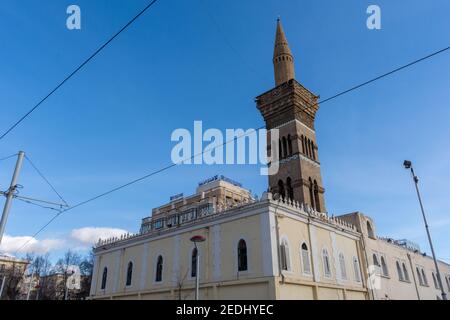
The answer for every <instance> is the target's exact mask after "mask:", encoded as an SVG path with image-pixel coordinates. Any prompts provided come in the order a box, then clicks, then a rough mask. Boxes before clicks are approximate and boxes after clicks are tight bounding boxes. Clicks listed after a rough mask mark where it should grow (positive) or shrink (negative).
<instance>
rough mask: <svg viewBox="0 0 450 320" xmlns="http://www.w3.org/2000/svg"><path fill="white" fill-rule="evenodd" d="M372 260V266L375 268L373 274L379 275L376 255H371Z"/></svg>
mask: <svg viewBox="0 0 450 320" xmlns="http://www.w3.org/2000/svg"><path fill="white" fill-rule="evenodd" d="M372 260H373V265H374V267H375V272H376V274H380V267H381V266H380V262H379V261H378V257H377V255H376V254H375V253H374V254H373V255H372Z"/></svg>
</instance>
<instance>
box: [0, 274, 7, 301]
mask: <svg viewBox="0 0 450 320" xmlns="http://www.w3.org/2000/svg"><path fill="white" fill-rule="evenodd" d="M5 282H6V276H3V280H2V286H1V288H0V300H1V299H2V296H3V289H4V288H5Z"/></svg>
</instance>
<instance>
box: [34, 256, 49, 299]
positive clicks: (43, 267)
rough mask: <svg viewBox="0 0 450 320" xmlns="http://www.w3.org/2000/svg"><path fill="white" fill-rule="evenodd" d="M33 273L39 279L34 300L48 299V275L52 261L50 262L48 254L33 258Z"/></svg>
mask: <svg viewBox="0 0 450 320" xmlns="http://www.w3.org/2000/svg"><path fill="white" fill-rule="evenodd" d="M33 267H34V273H35V275H36V276H37V277H38V279H39V287H38V289H37V292H36V297H35V299H36V300H40V299H46V300H47V299H49V297H50V288H49V287H48V276H49V275H50V272H51V270H52V263H51V262H50V255H49V254H48V253H47V254H45V255H40V256H37V257H36V258H35V259H34V260H33Z"/></svg>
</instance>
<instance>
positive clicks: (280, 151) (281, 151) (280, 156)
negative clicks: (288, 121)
mask: <svg viewBox="0 0 450 320" xmlns="http://www.w3.org/2000/svg"><path fill="white" fill-rule="evenodd" d="M282 156H283V149H282V147H281V139H278V159H281V158H282Z"/></svg>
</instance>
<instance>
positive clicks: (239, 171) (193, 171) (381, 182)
mask: <svg viewBox="0 0 450 320" xmlns="http://www.w3.org/2000/svg"><path fill="white" fill-rule="evenodd" d="M146 3H147V1H144V0H135V1H123V0H95V1H92V0H90V1H87V0H75V1H70V2H69V1H39V2H37V1H32V0H22V1H20V2H19V1H13V0H4V1H2V2H1V4H0V39H1V43H2V46H1V50H0V70H1V72H0V102H1V105H2V114H1V117H0V129H1V131H2V132H3V131H4V130H6V128H7V127H9V126H10V125H11V124H12V123H13V122H14V121H15V120H17V118H18V117H19V116H21V115H22V114H23V113H24V112H25V111H26V110H28V109H29V108H31V106H33V105H34V104H35V103H36V102H37V101H39V100H40V99H41V98H42V97H43V96H44V95H45V94H46V93H47V92H48V91H49V89H51V88H52V87H54V86H55V85H56V84H57V83H58V82H59V81H61V80H62V79H63V78H64V77H65V76H66V75H67V74H68V73H70V72H71V71H72V70H73V69H74V68H75V67H76V66H78V65H79V64H80V63H81V62H82V61H83V60H84V59H85V58H86V57H88V56H89V55H90V54H91V53H92V52H93V51H94V50H95V49H97V48H98V47H99V46H100V44H102V43H103V42H104V41H105V40H106V39H107V38H108V37H110V36H111V35H112V34H113V33H114V32H116V31H117V30H118V29H119V28H120V27H122V25H123V24H124V23H126V22H127V21H128V20H129V19H130V18H131V17H132V16H134V15H135V14H136V13H137V12H138V11H139V10H140V9H141V8H143V7H144V6H145V5H146ZM70 4H77V5H79V6H80V7H81V11H82V29H81V30H78V31H69V30H68V29H67V28H66V26H65V22H66V18H67V14H66V8H67V7H68V6H69V5H70ZM370 4H377V5H379V6H380V7H381V10H382V30H379V31H371V30H368V29H367V28H366V19H367V14H366V9H367V7H368V6H369V5H370ZM449 11H450V3H449V2H448V1H445V0H433V1H424V0H421V1H419V0H408V1H406V0H398V1H363V0H349V1H345V2H344V1H329V0H319V1H318V0H314V1H313V0H284V1H276V0H245V1H218V0H208V1H207V0H193V1H175V0H159V1H158V3H157V4H156V5H155V6H154V7H153V8H152V9H150V10H149V11H148V12H147V13H146V14H145V15H144V16H142V17H141V18H140V19H139V20H137V21H136V22H135V23H134V24H133V25H132V26H131V27H130V28H129V29H128V30H127V31H126V32H124V33H123V34H122V35H120V36H119V37H118V38H117V39H116V40H115V41H114V42H113V43H111V45H110V46H108V47H107V48H106V49H105V50H104V51H103V52H102V53H101V54H100V55H99V56H98V57H96V58H95V59H94V60H93V61H92V62H91V63H89V64H88V65H87V66H86V68H85V69H83V70H82V72H80V73H78V74H77V75H76V76H75V77H74V78H72V79H71V80H70V81H69V82H68V83H67V84H66V85H64V86H63V87H62V88H61V90H59V91H58V92H57V93H56V94H55V95H54V96H52V97H51V98H50V99H49V100H47V101H46V102H45V103H44V104H43V105H42V106H41V107H40V109H38V110H37V111H36V112H35V113H34V114H33V115H32V116H31V117H29V118H28V119H27V120H26V121H25V122H23V123H22V124H21V125H20V126H19V127H18V128H17V129H16V130H15V131H13V132H12V133H11V134H10V135H9V136H7V137H6V138H5V139H3V140H2V141H0V156H3V155H9V154H12V153H15V152H17V151H18V150H24V151H26V152H27V154H28V155H29V156H30V158H31V159H32V160H33V161H34V163H35V164H36V165H37V166H38V167H39V168H40V169H41V170H42V171H43V172H44V173H45V175H46V176H47V177H48V178H49V180H51V181H52V183H53V184H54V185H55V187H56V188H57V189H58V191H60V193H61V194H62V195H63V196H65V198H66V200H67V201H68V202H69V203H70V204H75V203H78V202H80V201H83V200H85V199H87V198H90V197H91V196H94V195H97V194H99V193H101V192H103V191H106V190H108V189H111V188H113V187H115V186H117V185H120V184H122V183H125V182H127V181H129V180H131V179H134V178H137V177H139V176H141V175H143V174H146V173H149V172H152V171H154V170H156V169H158V168H160V167H163V166H165V165H167V164H170V162H171V160H170V151H171V148H172V147H173V146H174V143H172V142H171V141H170V136H171V133H172V131H173V130H175V129H177V128H187V129H191V130H192V128H193V122H194V120H202V121H203V125H204V127H205V128H219V129H222V130H224V129H226V128H245V129H247V128H257V127H260V126H262V125H263V121H262V117H261V116H260V114H259V113H258V111H257V109H256V106H255V104H254V101H253V99H254V97H256V96H257V95H259V94H261V93H263V92H265V91H267V90H269V89H271V88H272V87H273V86H274V83H273V67H272V62H271V59H272V52H273V43H274V34H275V21H276V17H277V16H278V15H280V16H281V18H282V21H283V25H284V29H285V31H286V34H287V37H288V40H289V42H290V46H291V48H292V51H293V54H294V55H295V58H296V75H297V80H298V81H300V82H301V83H302V84H303V85H305V86H306V87H307V88H309V89H310V90H311V91H313V92H314V93H316V94H320V96H321V97H322V98H327V97H329V96H332V95H334V94H335V93H337V92H339V91H342V90H344V89H347V88H349V87H351V86H353V85H355V84H358V83H360V82H363V81H365V80H368V79H370V78H372V77H374V76H377V75H379V74H381V73H383V72H386V71H389V70H391V69H393V68H395V67H397V66H400V65H402V64H405V63H407V62H410V61H412V60H414V59H417V58H420V57H422V56H424V55H427V54H429V53H431V52H433V51H436V50H438V49H441V48H444V47H447V46H448V45H449V41H450V33H449V30H450V20H449V19H448V12H449ZM449 70H450V56H449V54H448V53H444V54H442V55H439V56H436V57H434V58H433V59H431V60H429V61H426V62H424V63H421V64H418V65H416V66H414V67H412V68H410V69H408V70H405V71H402V72H401V73H398V74H395V75H394V76H392V77H390V78H386V79H383V80H381V81H379V82H377V83H374V84H372V85H370V86H368V87H365V88H362V89H360V90H358V91H355V92H353V93H351V94H348V95H345V96H343V97H340V98H338V99H335V100H333V101H330V102H328V103H326V104H324V105H323V106H321V109H320V111H319V113H318V116H317V119H316V130H317V139H318V145H319V157H320V160H321V163H322V175H323V181H324V186H325V188H326V204H327V209H328V211H329V212H330V214H335V215H336V214H341V213H347V212H352V211H361V212H364V213H365V214H367V215H370V216H371V217H373V218H374V219H375V221H376V229H377V233H378V234H379V235H385V236H391V237H394V238H409V239H410V240H413V241H416V242H418V243H419V244H420V245H421V247H422V250H425V251H427V252H429V249H428V245H427V242H426V235H425V232H424V229H423V224H422V220H421V216H420V211H419V207H418V203H417V199H416V195H415V191H414V187H413V184H412V180H411V179H410V176H409V174H408V172H407V171H406V170H404V169H403V168H402V162H403V160H404V159H406V158H408V159H411V160H412V161H413V162H414V164H415V168H416V171H417V174H418V175H419V176H420V178H421V180H420V183H421V190H422V192H423V199H424V203H425V207H426V209H427V212H428V216H429V222H430V226H431V230H432V235H433V238H434V241H435V245H436V251H437V255H438V256H439V257H440V258H441V259H445V260H446V261H448V262H450V233H449V228H450V215H449V212H448V210H449V208H450V198H449V197H448V193H449V186H448V181H450V170H448V167H447V165H448V163H449V161H450V153H449V150H448V145H449V144H448V141H449V138H450V127H449V125H448V119H449V118H450V111H449V108H448V101H450V90H449V83H450V72H448V71H449ZM13 166H14V160H8V161H3V162H0V187H1V188H2V190H4V189H6V186H7V185H8V184H9V180H10V175H11V172H12V169H13ZM214 174H225V175H227V176H229V177H231V178H233V179H235V180H239V181H240V182H242V183H243V184H244V186H246V187H247V188H249V189H251V190H252V191H253V192H255V193H258V194H261V193H262V192H263V191H264V190H265V189H266V188H267V181H266V177H263V176H260V175H259V166H254V165H247V166H245V165H240V166H238V165H235V166H229V165H221V166H180V167H176V168H174V169H172V170H169V171H166V172H164V173H161V174H159V175H157V176H154V177H152V178H150V179H148V180H146V181H144V182H141V183H139V184H136V185H133V186H131V187H129V188H127V189H124V190H122V191H120V192H117V193H114V194H112V195H110V196H108V197H105V198H102V199H100V200H97V201H95V202H92V203H90V204H88V205H86V206H82V207H80V208H77V209H75V210H73V211H70V212H67V214H65V215H63V216H61V217H60V218H59V219H57V220H56V221H55V222H54V223H53V224H52V225H50V227H49V228H47V229H46V230H45V231H44V232H43V233H42V234H40V235H39V237H38V239H39V240H40V241H50V240H51V239H66V244H65V247H67V246H71V247H74V246H75V244H74V243H72V242H70V241H71V240H70V239H72V238H71V237H70V236H69V235H70V233H71V232H72V230H74V229H80V228H84V227H105V228H119V229H124V230H129V231H137V230H138V228H139V224H140V219H141V218H143V217H146V216H148V215H149V214H150V211H151V208H152V207H155V206H159V205H161V204H163V203H165V202H167V201H168V199H169V197H170V196H171V195H173V194H177V193H180V192H184V193H185V194H191V193H193V192H194V191H195V187H196V185H197V183H198V181H200V180H202V179H204V178H207V177H209V176H212V175H214ZM20 184H22V185H23V186H24V188H23V189H22V190H21V193H22V194H23V195H29V196H33V197H37V198H43V199H49V200H55V201H56V200H58V199H57V197H56V196H55V195H54V194H53V193H52V191H51V190H50V189H49V188H48V187H47V186H46V185H45V183H44V182H43V181H42V180H41V179H40V178H39V176H37V175H36V173H35V172H33V170H32V168H31V166H30V165H29V164H25V166H24V169H23V172H22V174H21V177H20ZM53 214H54V213H53V212H52V211H49V210H44V209H40V208H38V207H33V206H30V205H27V204H24V203H21V202H19V201H16V202H15V203H14V205H13V208H12V211H11V214H10V218H9V221H8V225H7V230H6V234H7V235H8V236H10V237H19V236H30V235H32V234H33V233H34V232H35V231H37V230H38V229H39V228H40V226H41V225H43V224H44V223H45V222H46V221H47V220H48V219H50V218H51V217H52V216H53ZM11 239H16V238H11ZM78 244H79V243H78ZM78 244H76V245H78ZM65 247H64V248H63V247H61V248H59V249H58V250H56V251H55V252H54V253H52V254H53V255H58V254H60V251H61V250H64V249H65Z"/></svg>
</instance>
